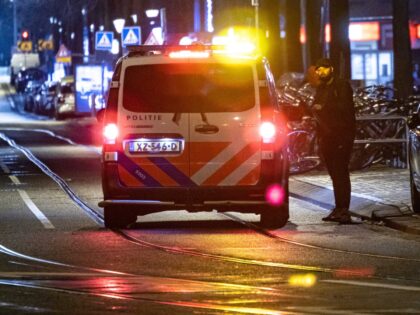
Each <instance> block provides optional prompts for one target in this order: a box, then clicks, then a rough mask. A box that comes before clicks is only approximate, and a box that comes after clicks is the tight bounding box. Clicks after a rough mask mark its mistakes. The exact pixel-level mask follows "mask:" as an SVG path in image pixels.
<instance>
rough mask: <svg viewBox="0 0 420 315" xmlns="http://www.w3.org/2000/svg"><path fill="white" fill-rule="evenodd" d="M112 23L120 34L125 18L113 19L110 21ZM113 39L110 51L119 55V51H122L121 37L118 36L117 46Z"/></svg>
mask: <svg viewBox="0 0 420 315" xmlns="http://www.w3.org/2000/svg"><path fill="white" fill-rule="evenodd" d="M112 23H113V24H114V27H115V30H116V31H117V33H118V34H121V32H122V30H123V28H124V25H125V19H115V20H114V21H112ZM115 41H116V40H115V39H114V41H113V42H112V49H111V52H112V53H113V54H114V55H119V54H120V51H121V52H122V38H120V40H119V41H118V47H117V46H116V44H115Z"/></svg>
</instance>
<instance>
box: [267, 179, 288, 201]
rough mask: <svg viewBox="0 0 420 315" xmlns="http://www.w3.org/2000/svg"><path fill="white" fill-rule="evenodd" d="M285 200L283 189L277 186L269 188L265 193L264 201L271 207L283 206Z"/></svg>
mask: <svg viewBox="0 0 420 315" xmlns="http://www.w3.org/2000/svg"><path fill="white" fill-rule="evenodd" d="M284 198H285V192H284V188H283V187H281V186H280V185H279V184H273V185H271V186H269V187H268V188H267V190H266V193H265V199H266V200H267V202H268V203H269V204H270V205H272V206H280V205H282V204H283V202H284Z"/></svg>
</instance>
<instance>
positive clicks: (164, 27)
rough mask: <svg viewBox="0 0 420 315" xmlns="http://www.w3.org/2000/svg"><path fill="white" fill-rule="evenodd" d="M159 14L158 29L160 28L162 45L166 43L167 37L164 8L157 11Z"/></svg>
mask: <svg viewBox="0 0 420 315" xmlns="http://www.w3.org/2000/svg"><path fill="white" fill-rule="evenodd" d="M159 14H160V27H161V28H162V38H163V43H164V44H165V43H166V40H167V38H166V36H167V35H168V23H167V20H166V8H161V9H160V10H159Z"/></svg>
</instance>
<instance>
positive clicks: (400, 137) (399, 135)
mask: <svg viewBox="0 0 420 315" xmlns="http://www.w3.org/2000/svg"><path fill="white" fill-rule="evenodd" d="M378 121H400V122H401V124H402V126H403V128H404V131H402V130H397V126H401V125H399V124H396V125H395V126H394V128H395V130H394V134H393V136H391V137H390V136H389V135H384V132H385V131H384V129H383V128H382V130H381V129H380V128H378V126H377V123H375V122H378ZM361 122H371V123H370V124H369V123H368V124H361ZM369 126H370V127H372V128H370V131H369V130H367V128H368V127H369ZM388 126H390V127H392V126H391V125H389V124H388ZM359 128H360V129H359ZM375 129H376V130H375ZM362 130H363V131H365V132H366V134H367V135H368V137H365V138H364V139H357V134H360V131H362ZM388 131H390V132H392V131H393V130H392V128H390V129H389V130H388ZM381 132H382V133H381ZM408 137H409V128H408V125H407V117H405V116H397V115H389V116H386V115H383V114H378V115H364V116H357V117H356V140H355V141H354V143H355V144H368V143H379V144H380V143H383V144H404V147H405V156H406V166H405V167H408V159H409V156H408V152H409V147H408V146H409V143H408Z"/></svg>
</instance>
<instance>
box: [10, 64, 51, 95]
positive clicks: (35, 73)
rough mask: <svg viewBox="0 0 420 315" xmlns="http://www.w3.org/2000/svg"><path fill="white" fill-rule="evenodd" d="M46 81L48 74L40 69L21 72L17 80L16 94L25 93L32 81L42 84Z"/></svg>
mask: <svg viewBox="0 0 420 315" xmlns="http://www.w3.org/2000/svg"><path fill="white" fill-rule="evenodd" d="M45 80H47V74H46V73H45V72H44V71H42V70H40V69H38V68H29V69H26V70H21V71H19V73H18V74H17V75H16V78H15V89H16V92H17V93H23V92H24V91H25V88H26V85H27V84H28V83H29V82H30V81H38V82H40V83H43V82H44V81H45Z"/></svg>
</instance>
